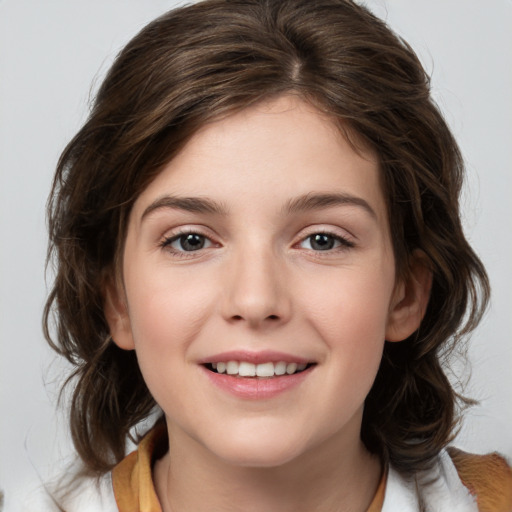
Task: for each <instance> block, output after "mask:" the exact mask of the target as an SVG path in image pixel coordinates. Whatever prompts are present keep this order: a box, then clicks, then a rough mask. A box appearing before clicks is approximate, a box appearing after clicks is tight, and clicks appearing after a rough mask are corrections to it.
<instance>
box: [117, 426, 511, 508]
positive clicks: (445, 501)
mask: <svg viewBox="0 0 512 512" xmlns="http://www.w3.org/2000/svg"><path fill="white" fill-rule="evenodd" d="M165 435H166V432H165V428H164V427H162V426H160V427H157V428H156V429H155V430H153V431H152V432H150V433H149V435H147V436H146V437H145V438H144V439H143V440H142V441H141V443H140V445H139V448H138V450H136V451H134V452H132V453H131V454H130V455H128V456H127V457H126V458H125V459H124V460H123V461H122V462H121V463H120V464H118V465H117V466H116V467H115V468H114V470H113V472H112V482H113V489H114V495H115V499H116V501H117V505H118V507H119V512H136V511H140V512H161V507H160V504H159V502H158V498H157V496H156V492H155V489H154V486H153V481H152V470H151V468H152V463H153V462H154V461H153V460H152V459H153V454H154V453H155V449H156V447H157V446H158V444H159V442H160V441H161V439H162V437H165ZM433 477H437V478H435V480H434V482H432V480H433ZM422 505H423V506H424V507H426V510H427V511H428V512H473V511H475V512H512V469H511V468H510V467H509V466H508V464H507V463H506V461H505V459H504V458H503V457H501V456H500V455H498V454H491V455H472V454H467V453H464V452H462V451H461V450H457V449H455V448H450V449H449V450H447V451H443V452H442V453H441V454H440V455H439V457H438V460H437V461H436V463H435V464H434V467H433V469H432V470H429V471H427V472H424V473H422V474H418V475H415V477H414V478H410V479H407V478H405V477H403V476H401V475H400V474H399V473H398V472H396V471H395V470H394V469H393V468H389V469H388V471H387V472H386V473H385V474H384V475H383V478H382V480H381V482H380V484H379V487H378V489H377V492H376V494H375V496H374V498H373V501H372V503H371V505H370V507H369V508H368V511H367V512H397V511H399V512H417V511H420V510H422V509H421V506H422ZM137 507H138V508H137Z"/></svg>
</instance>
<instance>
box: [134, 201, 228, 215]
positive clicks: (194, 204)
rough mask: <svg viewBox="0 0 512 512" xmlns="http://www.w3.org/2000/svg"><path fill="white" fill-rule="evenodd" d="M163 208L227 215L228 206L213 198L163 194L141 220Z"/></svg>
mask: <svg viewBox="0 0 512 512" xmlns="http://www.w3.org/2000/svg"><path fill="white" fill-rule="evenodd" d="M161 208H170V209H174V210H184V211H187V212H193V213H215V214H217V215H226V214H227V210H226V208H225V207H224V206H223V205H222V204H220V203H217V202H215V201H212V200H211V199H207V198H203V197H178V196H163V197H160V198H158V199H156V200H155V201H153V202H152V203H151V204H150V205H149V206H148V207H147V208H146V209H145V210H144V213H143V214H142V216H141V220H143V219H144V218H145V217H147V216H148V215H149V214H150V213H152V212H154V211H155V210H159V209H161Z"/></svg>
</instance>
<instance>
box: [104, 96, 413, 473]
mask: <svg viewBox="0 0 512 512" xmlns="http://www.w3.org/2000/svg"><path fill="white" fill-rule="evenodd" d="M122 270H123V273H122V275H123V286H122V289H117V291H111V292H109V294H108V297H109V298H108V300H107V302H108V304H109V305H108V306H107V317H108V319H109V323H110V326H111V331H112V336H113V338H114V340H115V341H116V343H117V344H118V345H119V346H121V347H122V348H125V349H135V350H136V353H137V358H138V361H139V364H140V367H141V370H142V373H143V375H144V378H145V380H146V382H147V385H148V387H149V389H150V391H151V393H152V395H153V396H154V398H155V400H156V401H157V402H158V404H159V405H160V406H161V408H162V409H163V411H164V413H165V415H166V417H167V422H168V428H169V435H170V442H171V445H172V444H173V442H174V441H175V442H176V443H178V441H179V443H181V445H183V444H184V445H187V443H188V445H190V446H192V445H194V446H195V447H196V449H200V450H203V451H204V453H207V454H209V456H212V457H219V458H221V459H223V460H224V461H229V462H232V463H234V464H240V465H246V466H273V465H274V466H275V465H279V464H283V463H286V462H288V461H291V460H293V459H295V458H297V457H300V456H302V455H304V454H306V453H308V452H310V451H311V450H315V449H319V448H320V447H322V446H334V447H336V448H340V449H342V448H343V447H347V446H350V445H351V444H354V443H356V444H357V443H359V432H360V427H361V417H362V410H363V403H364V400H365V397H366V395H367V394H368V392H369V390H370V388H371V386H372V383H373V380H374V378H375V375H376V373H377V370H378V368H379V364H380V360H381V355H382V350H383V345H384V340H385V339H386V337H388V338H389V337H391V338H393V337H395V338H400V337H401V336H402V335H403V337H405V336H406V335H408V334H410V333H409V332H408V331H409V330H411V329H412V327H411V326H408V327H407V329H406V330H407V332H405V331H404V330H403V329H402V330H400V329H401V326H402V324H403V318H402V317H403V315H404V314H403V312H402V313H400V311H401V310H402V309H403V307H402V306H401V305H403V304H404V302H405V301H406V298H405V296H406V291H405V290H406V288H405V286H403V285H402V284H400V283H399V284H397V283H396V282H395V264H394V258H393V252H392V244H391V239H390V232H389V226H388V221H387V213H386V204H385V199H384V196H383V192H382V189H381V186H380V181H379V168H378V164H377V162H376V159H375V157H374V156H373V155H372V153H371V152H369V151H367V152H365V151H361V152H356V151H354V149H353V148H352V147H351V146H350V145H349V144H348V142H347V141H346V140H345V139H344V138H343V136H342V135H340V133H339V131H338V130H337V129H336V127H335V126H334V124H333V123H332V122H331V121H330V120H329V119H327V118H326V117H324V116H323V115H322V114H321V113H319V112H318V111H317V110H315V109H314V108H313V107H312V106H310V105H309V104H307V103H304V102H302V101H301V100H299V99H296V98H293V97H290V96H285V97H281V98H279V99H277V100H273V101H271V102H268V103H264V104H260V105H258V106H256V107H252V108H250V109H247V110H244V111H242V112H240V113H236V114H233V115H230V116H228V117H226V118H223V119H221V120H218V121H216V122H212V123H211V124H208V125H207V126H205V127H203V128H202V129H201V130H200V131H199V132H198V133H197V134H196V135H195V136H194V137H193V138H192V139H191V140H190V141H189V143H188V144H187V145H186V146H185V148H184V149H183V150H182V152H181V153H180V154H179V155H178V156H177V157H176V158H174V159H173V160H172V161H171V162H170V163H169V164H168V165H167V166H166V167H165V168H164V169H163V170H162V172H161V173H160V174H159V175H158V177H157V178H156V179H155V180H154V181H153V182H152V183H151V184H150V185H149V186H148V187H147V189H145V190H144V192H143V193H142V194H141V195H140V196H139V198H138V199H137V201H136V203H135V205H134V208H133V210H132V213H131V217H130V221H129V226H128V232H127V238H126V243H125V249H124V255H123V269H122ZM400 322H402V323H400ZM198 447H199V448H198Z"/></svg>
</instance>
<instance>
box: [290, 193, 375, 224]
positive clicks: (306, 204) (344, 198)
mask: <svg viewBox="0 0 512 512" xmlns="http://www.w3.org/2000/svg"><path fill="white" fill-rule="evenodd" d="M339 205H351V206H357V207H359V208H362V209H363V210H365V211H366V212H367V213H369V214H370V215H371V216H372V217H374V218H375V219H376V218H377V214H376V213H375V210H374V209H373V208H372V207H371V206H370V205H369V204H368V202H367V201H365V200H364V199H363V198H362V197H357V196H353V195H350V194H304V195H302V196H299V197H297V198H295V199H291V200H290V201H288V202H287V203H286V204H285V206H284V208H283V212H284V213H299V212H305V211H309V210H322V209H325V208H330V207H332V206H339Z"/></svg>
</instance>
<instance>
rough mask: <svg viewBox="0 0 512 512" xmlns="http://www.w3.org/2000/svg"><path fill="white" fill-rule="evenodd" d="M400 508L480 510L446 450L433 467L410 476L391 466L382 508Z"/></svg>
mask: <svg viewBox="0 0 512 512" xmlns="http://www.w3.org/2000/svg"><path fill="white" fill-rule="evenodd" d="M397 511H400V512H423V511H426V512H478V506H477V504H476V502H475V500H474V498H473V497H472V496H471V494H470V493H469V491H468V490H467V488H466V487H465V486H464V484H463V483H462V482H461V481H460V478H459V475H458V473H457V470H456V468H455V466H454V465H453V462H452V460H451V458H450V456H449V455H448V453H447V452H446V451H445V450H443V451H442V452H441V453H440V455H439V456H438V457H437V459H436V461H435V462H434V465H433V467H432V469H430V470H428V471H423V472H421V473H418V474H416V475H414V476H413V477H411V478H407V477H404V476H402V475H400V474H399V473H398V472H397V471H396V470H394V469H393V468H392V467H390V468H389V471H388V478H387V484H386V495H385V498H384V505H383V507H382V512H397Z"/></svg>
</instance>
